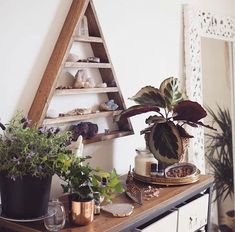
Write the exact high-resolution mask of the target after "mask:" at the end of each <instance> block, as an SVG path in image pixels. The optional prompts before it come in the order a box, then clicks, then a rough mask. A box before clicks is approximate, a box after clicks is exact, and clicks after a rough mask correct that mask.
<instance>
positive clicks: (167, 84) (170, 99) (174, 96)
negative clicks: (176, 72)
mask: <svg viewBox="0 0 235 232" xmlns="http://www.w3.org/2000/svg"><path fill="white" fill-rule="evenodd" d="M160 91H161V93H162V94H163V95H164V96H165V101H166V106H167V109H168V110H169V111H171V110H172V108H173V107H174V106H175V105H176V104H177V103H179V102H180V101H183V100H184V97H183V94H182V93H181V92H180V91H179V80H178V79H177V78H174V77H169V78H167V79H165V80H164V81H163V82H162V83H161V85H160Z"/></svg>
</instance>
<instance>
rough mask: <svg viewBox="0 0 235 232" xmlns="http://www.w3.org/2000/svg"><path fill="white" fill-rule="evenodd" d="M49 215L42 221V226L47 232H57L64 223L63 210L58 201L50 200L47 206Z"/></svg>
mask: <svg viewBox="0 0 235 232" xmlns="http://www.w3.org/2000/svg"><path fill="white" fill-rule="evenodd" d="M48 212H49V214H51V215H49V216H48V217H47V218H45V219H44V225H45V227H46V229H47V230H49V231H59V230H61V229H62V228H63V227H64V225H65V221H66V214H65V209H64V206H63V204H62V202H60V201H59V200H58V199H56V200H52V201H50V202H49V204H48Z"/></svg>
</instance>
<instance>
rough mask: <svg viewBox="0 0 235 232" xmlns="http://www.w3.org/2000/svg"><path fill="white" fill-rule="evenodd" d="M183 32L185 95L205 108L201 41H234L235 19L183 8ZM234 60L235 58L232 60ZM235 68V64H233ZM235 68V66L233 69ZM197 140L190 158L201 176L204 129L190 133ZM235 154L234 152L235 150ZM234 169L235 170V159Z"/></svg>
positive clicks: (234, 112)
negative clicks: (203, 39)
mask: <svg viewBox="0 0 235 232" xmlns="http://www.w3.org/2000/svg"><path fill="white" fill-rule="evenodd" d="M184 24H185V25H184V26H185V28H184V30H185V68H186V79H185V80H184V82H185V85H186V92H187V95H188V97H189V99H190V100H193V101H197V102H198V103H200V104H202V105H203V96H202V88H203V86H202V78H203V77H202V63H201V62H202V60H201V53H202V51H201V40H202V38H203V37H206V38H212V39H219V40H224V41H227V42H235V19H233V18H229V17H223V16H217V15H215V14H212V13H211V12H208V11H204V10H201V9H196V8H193V7H192V6H189V5H185V6H184ZM230 44H231V50H233V53H231V54H235V49H234V47H235V46H234V44H235V43H230ZM230 58H232V56H231V57H230ZM231 64H233V65H234V62H231ZM233 68H234V66H233ZM232 74H233V78H232V86H233V88H232V89H233V91H232V95H233V96H231V97H232V112H231V118H232V119H233V135H234V136H233V148H234V145H235V139H234V137H235V129H234V127H235V118H234V117H235V107H234V104H235V98H234V95H235V84H234V83H235V80H234V78H235V75H234V71H233V73H232ZM190 133H192V134H193V135H194V139H192V140H191V141H190V145H189V152H188V159H189V162H192V163H194V164H195V165H196V166H197V167H198V168H199V169H200V170H201V172H202V173H205V155H204V130H203V128H194V129H193V130H192V131H190ZM233 150H234V151H235V149H233ZM233 160H234V161H233V162H234V167H235V159H233Z"/></svg>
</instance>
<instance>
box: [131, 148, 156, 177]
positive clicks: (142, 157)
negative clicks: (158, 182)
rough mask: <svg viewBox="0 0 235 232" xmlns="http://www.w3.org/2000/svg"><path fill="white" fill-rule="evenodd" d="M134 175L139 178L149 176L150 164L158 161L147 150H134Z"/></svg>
mask: <svg viewBox="0 0 235 232" xmlns="http://www.w3.org/2000/svg"><path fill="white" fill-rule="evenodd" d="M136 153H137V155H136V156H135V173H136V174H138V175H141V176H150V173H151V164H152V163H156V164H158V161H157V160H156V158H155V157H154V156H153V154H152V153H151V152H150V151H149V150H148V149H136Z"/></svg>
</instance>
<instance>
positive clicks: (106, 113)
mask: <svg viewBox="0 0 235 232" xmlns="http://www.w3.org/2000/svg"><path fill="white" fill-rule="evenodd" d="M120 112H121V110H115V111H104V112H98V113H92V114H84V115H76V116H65V117H58V118H46V119H44V121H43V124H44V125H51V124H62V123H68V122H75V121H84V120H89V119H94V118H102V117H111V116H115V115H118V114H119V113H120Z"/></svg>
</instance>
